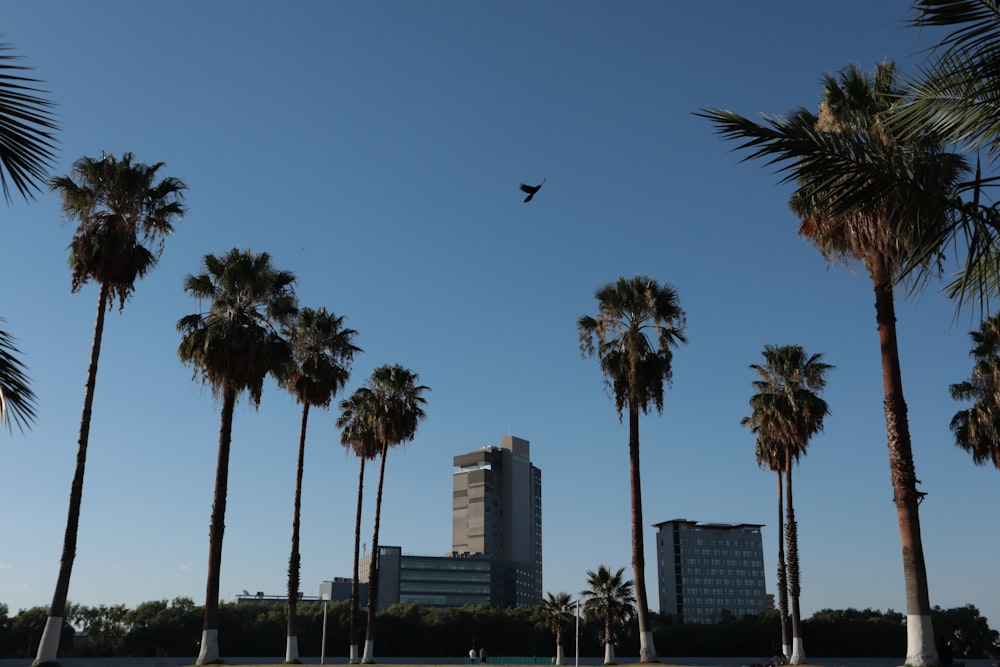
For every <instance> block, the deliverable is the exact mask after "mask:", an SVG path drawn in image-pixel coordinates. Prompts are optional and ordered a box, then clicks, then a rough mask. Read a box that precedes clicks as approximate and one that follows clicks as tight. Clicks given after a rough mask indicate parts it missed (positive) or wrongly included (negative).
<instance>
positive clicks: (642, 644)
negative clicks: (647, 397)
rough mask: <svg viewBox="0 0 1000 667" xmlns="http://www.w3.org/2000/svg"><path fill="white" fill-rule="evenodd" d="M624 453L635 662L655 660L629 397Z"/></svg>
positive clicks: (634, 411)
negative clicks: (628, 484) (636, 632)
mask: <svg viewBox="0 0 1000 667" xmlns="http://www.w3.org/2000/svg"><path fill="white" fill-rule="evenodd" d="M628 456H629V473H630V482H631V490H632V570H633V573H634V576H635V607H636V619H637V620H638V622H639V662H652V661H655V660H656V647H655V646H654V645H653V633H652V631H651V630H650V628H649V603H648V601H647V599H646V559H645V556H644V546H643V539H642V530H643V523H642V482H641V480H640V475H639V403H638V401H634V400H633V401H629V408H628Z"/></svg>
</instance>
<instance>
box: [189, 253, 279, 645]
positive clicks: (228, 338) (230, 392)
mask: <svg viewBox="0 0 1000 667" xmlns="http://www.w3.org/2000/svg"><path fill="white" fill-rule="evenodd" d="M202 268H203V270H202V272H201V273H199V274H197V275H194V274H188V275H187V276H186V277H185V278H184V291H186V292H187V293H188V294H190V295H191V296H193V297H194V298H196V299H198V301H199V303H203V302H207V303H208V310H207V311H205V312H198V313H194V314H191V315H187V316H185V317H183V318H181V320H180V321H179V322H178V323H177V331H178V332H179V333H180V334H181V335H182V339H181V344H180V346H179V347H178V349H177V354H178V356H179V357H180V359H181V361H182V362H183V363H185V364H189V365H191V366H193V367H194V371H195V376H196V377H198V378H199V379H201V381H202V382H204V383H206V384H208V385H209V386H210V387H211V388H212V394H213V395H214V396H216V398H220V397H221V399H222V410H221V420H222V422H221V427H220V429H219V453H218V461H217V463H216V468H215V493H214V496H213V501H212V519H211V525H210V528H209V533H208V542H209V547H208V578H207V583H206V593H205V618H204V625H203V627H202V635H201V648H200V651H199V653H198V660H197V664H199V665H204V664H208V663H213V662H218V661H219V576H220V573H221V569H222V538H223V533H224V531H225V520H226V495H227V490H228V485H229V450H230V445H231V442H232V431H233V410H234V409H235V407H236V401H237V399H238V397H239V395H240V394H241V393H243V392H244V391H245V392H247V393H248V394H249V396H250V400H251V402H252V403H253V405H254V407H257V406H259V405H260V399H261V393H262V391H263V386H264V378H265V377H267V375H268V374H269V373H270V374H273V375H274V376H275V377H283V376H286V375H287V373H288V369H289V368H290V367H291V365H292V364H293V363H294V360H293V357H292V351H291V348H290V346H289V344H288V341H286V340H285V339H284V338H283V337H282V335H281V329H282V327H283V326H287V325H288V324H289V323H290V322H291V320H292V318H293V317H294V316H295V314H296V312H297V304H296V300H295V293H294V290H293V284H294V282H295V275H294V274H292V273H291V272H289V271H282V270H280V269H277V268H275V267H274V266H273V265H272V264H271V257H270V255H268V254H267V253H259V254H255V253H252V252H250V251H249V250H239V249H237V248H233V249H232V250H230V251H229V252H228V253H226V254H225V255H222V256H216V255H205V258H204V262H203V267H202Z"/></svg>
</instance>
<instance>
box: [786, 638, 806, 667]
mask: <svg viewBox="0 0 1000 667" xmlns="http://www.w3.org/2000/svg"><path fill="white" fill-rule="evenodd" d="M805 662H806V649H805V646H804V645H803V644H802V637H792V656H791V657H790V658H789V659H788V664H790V665H803V664H805Z"/></svg>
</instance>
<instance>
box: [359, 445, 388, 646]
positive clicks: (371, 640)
mask: <svg viewBox="0 0 1000 667" xmlns="http://www.w3.org/2000/svg"><path fill="white" fill-rule="evenodd" d="M388 454H389V446H388V445H382V461H381V463H380V464H379V471H378V493H376V494H375V530H374V532H373V533H372V557H371V560H370V561H369V563H368V625H367V626H366V627H365V654H364V657H363V658H362V659H361V662H365V663H371V662H374V661H375V614H376V612H377V611H378V527H379V521H380V519H381V514H382V482H383V481H384V480H385V459H386V456H387V455H388Z"/></svg>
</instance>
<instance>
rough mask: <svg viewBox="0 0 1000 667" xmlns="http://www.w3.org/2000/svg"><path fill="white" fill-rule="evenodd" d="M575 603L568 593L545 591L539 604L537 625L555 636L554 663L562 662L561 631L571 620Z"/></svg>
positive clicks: (560, 663)
mask: <svg viewBox="0 0 1000 667" xmlns="http://www.w3.org/2000/svg"><path fill="white" fill-rule="evenodd" d="M575 604H576V602H575V601H574V600H573V597H572V596H571V595H570V594H569V593H555V594H553V593H546V594H545V597H544V598H542V603H541V605H540V606H539V619H538V623H537V625H538V627H539V628H541V629H544V630H549V631H551V632H552V634H554V635H555V637H556V661H555V664H556V665H562V664H564V663H563V658H564V652H563V633H564V632H566V629H567V628H568V627H569V624H570V623H571V622H572V620H573V615H574V611H573V605H575Z"/></svg>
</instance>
